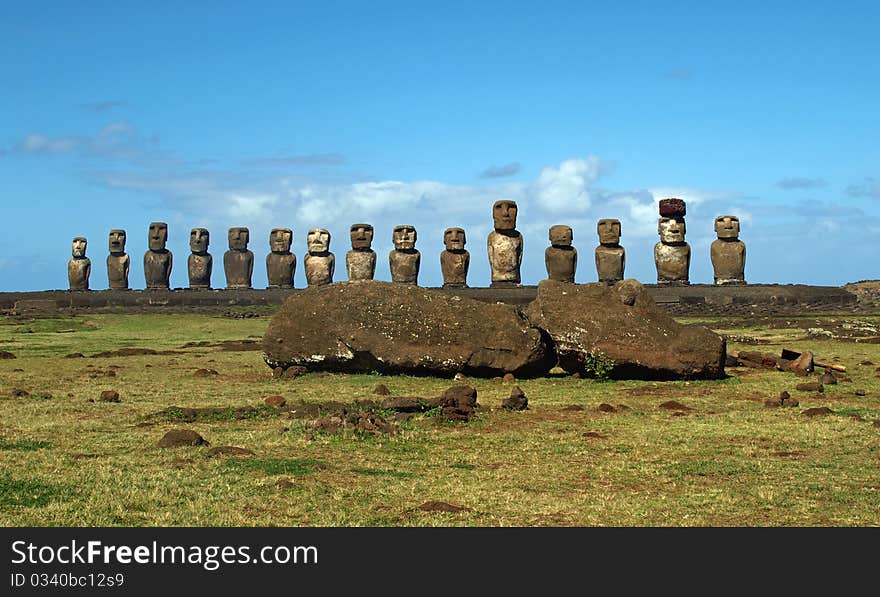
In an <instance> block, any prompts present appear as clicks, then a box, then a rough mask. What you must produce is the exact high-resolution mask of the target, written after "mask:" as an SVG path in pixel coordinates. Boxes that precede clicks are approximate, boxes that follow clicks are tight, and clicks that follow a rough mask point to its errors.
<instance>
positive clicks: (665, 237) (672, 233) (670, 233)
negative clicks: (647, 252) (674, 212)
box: [657, 217, 685, 245]
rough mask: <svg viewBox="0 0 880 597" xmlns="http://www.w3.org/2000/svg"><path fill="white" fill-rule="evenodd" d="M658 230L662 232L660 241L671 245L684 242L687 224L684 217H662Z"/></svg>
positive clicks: (659, 232)
mask: <svg viewBox="0 0 880 597" xmlns="http://www.w3.org/2000/svg"><path fill="white" fill-rule="evenodd" d="M657 232H658V234H660V242H662V243H663V244H664V245H671V244H676V243H683V242H684V233H685V225H684V218H680V217H676V218H665V217H664V218H660V221H659V222H658V223H657Z"/></svg>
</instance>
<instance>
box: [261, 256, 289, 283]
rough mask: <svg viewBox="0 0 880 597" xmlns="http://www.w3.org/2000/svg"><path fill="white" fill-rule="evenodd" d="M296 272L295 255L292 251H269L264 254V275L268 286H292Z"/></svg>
mask: <svg viewBox="0 0 880 597" xmlns="http://www.w3.org/2000/svg"><path fill="white" fill-rule="evenodd" d="M295 273H296V255H294V254H293V253H269V254H268V255H266V275H267V276H268V278H269V288H293V275H294V274H295Z"/></svg>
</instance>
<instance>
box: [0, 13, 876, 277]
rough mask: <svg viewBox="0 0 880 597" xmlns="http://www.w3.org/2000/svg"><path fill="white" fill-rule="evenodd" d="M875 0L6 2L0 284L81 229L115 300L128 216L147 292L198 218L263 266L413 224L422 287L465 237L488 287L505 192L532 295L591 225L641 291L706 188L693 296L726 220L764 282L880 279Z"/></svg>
mask: <svg viewBox="0 0 880 597" xmlns="http://www.w3.org/2000/svg"><path fill="white" fill-rule="evenodd" d="M878 6H880V5H877V4H876V3H872V2H848V3H845V4H838V3H832V2H782V1H780V2H768V1H766V0H765V1H764V2H711V3H710V2H674V1H667V2H619V1H618V2H554V1H543V2H510V1H507V2H479V3H473V2H444V3H423V2H381V1H377V2H369V3H365V2H327V1H322V2H293V1H289V2H216V1H215V2H194V1H191V2H155V1H151V2H125V1H117V2H97V1H95V2H88V3H68V2H60V1H56V2H37V1H29V2H13V1H11V0H6V1H4V2H3V3H2V6H0V49H2V52H0V74H2V77H3V83H4V84H3V92H2V93H0V199H2V206H3V212H4V214H5V221H6V223H7V225H6V226H5V227H4V228H5V232H6V233H5V234H4V235H3V237H2V238H0V290H2V291H16V290H48V289H63V288H67V278H66V269H67V268H66V263H67V260H68V259H69V258H70V241H71V239H72V238H73V237H75V236H85V237H87V238H88V240H89V249H88V255H89V257H90V258H91V259H92V262H93V267H92V277H91V287H92V288H94V289H102V288H106V287H107V276H106V269H105V267H104V260H105V258H106V255H107V236H108V232H109V231H110V229H113V228H123V229H125V230H126V231H127V232H128V246H127V252H128V253H129V254H130V255H131V257H132V271H131V278H130V280H131V286H132V287H134V288H143V287H144V279H143V267H142V256H143V253H144V252H145V251H146V250H147V230H148V226H149V223H150V222H151V221H156V220H161V221H166V222H168V224H169V245H168V246H169V249H171V250H172V251H173V253H174V255H175V267H174V270H173V272H172V279H171V281H172V286H175V287H185V286H186V285H187V275H186V256H187V255H188V254H189V248H188V237H189V230H190V229H191V228H193V227H206V228H208V229H209V230H210V231H211V233H212V243H211V246H210V248H209V250H210V252H211V253H212V254H213V255H214V257H215V268H214V274H213V285H214V286H215V287H223V286H224V285H225V277H224V275H223V271H222V266H221V265H220V264H221V263H222V254H223V252H224V251H225V250H226V249H227V244H226V231H227V229H228V228H229V227H231V226H247V227H249V228H250V231H251V245H250V248H251V250H253V251H254V253H255V255H256V258H257V267H256V268H255V272H254V286H255V287H258V288H260V287H265V285H266V273H265V268H264V267H263V265H262V264H263V260H264V257H265V255H266V253H268V251H269V245H268V235H269V230H270V229H271V228H273V227H289V228H292V229H293V231H294V252H295V253H296V254H297V256H298V266H297V272H296V277H295V284H296V286H297V287H303V286H305V275H304V272H303V271H302V257H303V255H304V254H305V252H306V232H307V231H308V229H309V228H311V227H317V226H320V227H325V228H328V229H329V230H330V231H331V233H332V235H333V239H332V242H331V250H332V251H333V252H334V253H335V254H336V255H337V260H338V262H339V264H340V267H337V273H336V280H345V279H346V276H345V271H344V266H343V265H342V264H343V263H344V255H345V252H346V251H348V250H349V249H350V245H349V240H348V227H349V225H350V224H352V223H355V222H370V223H372V224H373V225H374V226H375V229H376V233H375V241H374V245H373V247H374V249H375V250H376V251H377V253H378V254H379V262H378V266H377V271H376V277H377V279H382V280H390V273H389V269H388V261H387V254H388V251H390V250H391V248H392V244H391V231H392V229H393V227H394V226H395V225H397V224H414V225H415V226H416V228H417V230H418V234H419V238H418V242H417V244H416V247H417V248H418V249H419V250H420V251H421V253H422V271H421V275H420V278H419V281H420V283H421V284H422V285H424V286H438V285H440V284H441V283H442V278H441V275H440V265H439V253H440V251H441V250H442V248H443V247H442V232H443V230H444V229H445V228H447V227H450V226H460V227H463V228H465V229H466V231H467V236H468V244H467V248H468V250H469V251H470V253H471V269H470V274H469V278H468V280H469V284H470V285H471V286H487V285H488V283H489V268H488V258H487V256H486V236H487V234H488V233H489V231H490V229H491V223H492V220H491V208H492V203H493V202H494V201H495V200H497V199H502V198H511V199H514V200H516V201H517V203H518V205H519V221H518V228H519V229H520V230H521V231H522V233H523V235H524V239H525V254H524V258H523V270H522V276H523V282H524V283H525V284H536V283H537V282H538V281H539V280H541V279H543V278H544V277H546V271H545V269H544V249H545V247H546V246H547V245H548V241H547V233H548V228H549V227H550V226H551V225H554V224H568V225H570V226H572V228H573V229H574V245H575V247H576V248H577V249H578V252H579V257H580V259H579V266H578V272H577V275H576V281H577V282H593V281H595V280H596V279H597V276H596V271H595V266H594V264H593V250H594V248H595V246H596V245H597V243H598V237H597V235H596V220H598V219H600V218H609V217H612V218H613V217H616V218H619V219H620V220H621V221H622V228H623V236H622V239H621V243H622V244H623V246H624V247H625V248H626V251H627V267H626V275H627V277H633V278H636V279H638V280H640V281H642V282H645V283H653V282H655V281H656V270H655V268H654V263H653V246H654V244H655V243H656V242H657V240H658V236H657V229H656V224H657V217H658V214H657V206H656V202H657V201H658V200H659V199H661V198H663V197H681V198H683V199H685V200H686V201H687V206H688V215H687V217H686V223H687V241H688V242H689V244H690V245H691V248H692V262H691V270H690V279H691V282H692V283H711V282H712V267H711V262H710V260H709V244H710V243H711V241H712V240H714V238H715V236H714V232H713V228H712V224H713V219H714V217H715V216H717V215H721V214H735V215H738V216H740V218H741V220H742V232H741V237H740V238H741V239H742V240H743V241H744V242H745V243H746V245H747V247H748V249H747V250H748V256H747V262H746V279H747V280H748V281H749V282H752V283H781V284H792V283H796V284H819V285H839V284H844V283H846V282H852V281H857V280H862V279H876V278H880V261H878V259H877V256H878V255H880V207H878V202H880V143H878V139H880V76H878V75H877V71H878V68H877V65H878V64H880V41H878V40H877V34H876V23H877V22H880V8H878Z"/></svg>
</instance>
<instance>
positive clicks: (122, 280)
mask: <svg viewBox="0 0 880 597" xmlns="http://www.w3.org/2000/svg"><path fill="white" fill-rule="evenodd" d="M130 266H131V258H130V257H129V256H128V255H127V254H125V253H123V254H122V255H112V254H111V255H108V256H107V281H108V282H109V286H110V289H111V290H127V289H128V270H129V268H130Z"/></svg>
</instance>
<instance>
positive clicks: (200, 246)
mask: <svg viewBox="0 0 880 597" xmlns="http://www.w3.org/2000/svg"><path fill="white" fill-rule="evenodd" d="M210 242H211V234H210V233H209V232H208V230H207V228H193V229H192V230H190V232H189V250H190V255H189V259H187V262H186V269H187V272H188V273H189V287H190V288H191V289H192V290H207V289H209V288H211V270H213V269H214V258H213V257H212V256H211V254H210V253H208V244H210Z"/></svg>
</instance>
